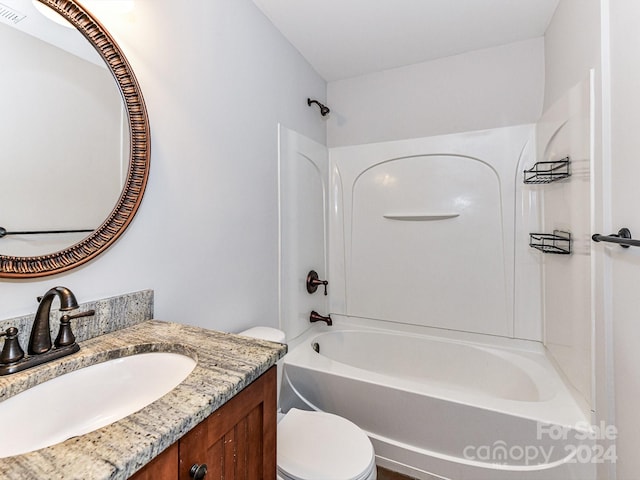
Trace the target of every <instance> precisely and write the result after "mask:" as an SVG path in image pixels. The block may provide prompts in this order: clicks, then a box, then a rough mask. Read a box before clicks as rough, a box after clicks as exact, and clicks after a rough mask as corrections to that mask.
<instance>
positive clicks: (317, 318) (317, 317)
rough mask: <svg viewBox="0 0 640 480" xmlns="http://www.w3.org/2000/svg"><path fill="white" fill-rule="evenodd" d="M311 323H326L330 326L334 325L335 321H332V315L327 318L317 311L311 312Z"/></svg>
mask: <svg viewBox="0 0 640 480" xmlns="http://www.w3.org/2000/svg"><path fill="white" fill-rule="evenodd" d="M309 321H310V322H311V323H314V322H325V323H326V324H327V325H329V326H331V325H333V320H331V315H327V316H326V317H325V316H322V315H320V314H319V313H318V312H316V311H315V310H312V311H311V315H309Z"/></svg>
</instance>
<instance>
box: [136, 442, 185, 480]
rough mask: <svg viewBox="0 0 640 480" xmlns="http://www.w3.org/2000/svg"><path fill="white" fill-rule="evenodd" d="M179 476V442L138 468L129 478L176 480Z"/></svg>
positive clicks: (138, 479) (139, 479)
mask: <svg viewBox="0 0 640 480" xmlns="http://www.w3.org/2000/svg"><path fill="white" fill-rule="evenodd" d="M177 477H178V442H176V443H174V444H173V445H171V446H170V447H169V448H168V449H166V450H165V451H164V452H162V453H161V454H160V455H158V456H157V457H156V458H154V459H153V460H151V461H150V462H149V463H148V464H147V465H145V466H144V467H142V469H140V470H138V472H136V473H135V474H133V476H131V477H129V480H175V479H176V478H177Z"/></svg>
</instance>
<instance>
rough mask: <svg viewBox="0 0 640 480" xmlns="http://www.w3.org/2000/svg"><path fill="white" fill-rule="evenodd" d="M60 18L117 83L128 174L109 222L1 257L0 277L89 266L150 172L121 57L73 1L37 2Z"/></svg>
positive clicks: (123, 223)
mask: <svg viewBox="0 0 640 480" xmlns="http://www.w3.org/2000/svg"><path fill="white" fill-rule="evenodd" d="M38 1H39V2H40V3H43V4H45V5H46V6H48V7H49V8H51V9H53V10H54V11H56V12H57V13H59V14H60V15H62V16H63V17H64V18H65V19H66V20H67V21H68V22H70V23H71V24H72V25H74V26H75V27H76V29H77V30H78V31H79V32H80V33H82V35H84V37H85V38H86V39H87V40H88V41H89V43H91V44H92V45H93V46H94V47H95V49H96V50H97V51H98V53H99V54H100V55H101V56H102V58H103V60H104V61H105V62H106V64H107V65H108V68H109V70H110V71H111V73H112V74H113V78H114V79H115V81H116V82H117V83H118V85H119V87H120V91H121V93H122V98H123V101H124V104H125V108H126V110H127V113H128V117H129V135H130V139H131V141H130V149H131V150H130V157H129V170H128V173H127V178H126V181H125V183H124V188H123V190H122V193H121V194H120V198H119V199H118V203H117V204H116V206H115V208H114V209H113V210H112V212H111V214H110V215H109V216H108V217H107V219H106V220H105V221H104V222H103V223H102V225H100V226H99V227H98V228H97V229H96V230H94V231H93V232H92V233H91V234H90V235H89V236H88V237H86V238H85V239H84V240H82V241H80V242H79V243H76V244H75V245H72V246H71V247H69V248H66V249H64V250H61V251H59V252H56V253H52V254H48V255H40V256H33V257H15V256H6V255H0V277H4V278H30V277H42V276H45V275H53V274H56V273H61V272H64V271H66V270H70V269H72V268H74V267H77V266H79V265H82V264H83V263H85V262H88V261H89V260H91V259H92V258H94V257H96V256H97V255H98V254H100V253H102V252H103V251H104V250H106V249H107V248H108V247H109V246H110V245H111V244H113V243H114V242H115V241H116V239H117V238H118V237H119V236H120V235H121V234H122V232H124V230H125V229H126V228H127V226H128V225H129V223H130V222H131V220H132V219H133V216H134V215H135V213H136V211H137V210H138V207H139V205H140V202H141V201H142V195H143V194H144V189H145V186H146V184H147V177H148V174H149V157H150V153H151V152H150V136H149V118H148V116H147V110H146V108H145V104H144V100H143V98H142V92H141V91H140V87H139V85H138V82H137V80H136V77H135V75H134V73H133V70H132V69H131V66H130V65H129V63H128V62H127V59H126V58H125V56H124V54H123V53H122V51H121V50H120V48H119V47H118V45H117V44H116V42H115V41H114V40H113V38H112V37H111V35H109V32H107V30H106V29H105V28H104V27H103V26H102V25H101V24H100V22H98V21H97V20H96V19H95V18H93V17H92V16H91V14H90V13H89V12H88V11H86V10H85V9H84V8H83V7H82V6H81V5H79V4H78V3H76V2H75V1H74V0H38Z"/></svg>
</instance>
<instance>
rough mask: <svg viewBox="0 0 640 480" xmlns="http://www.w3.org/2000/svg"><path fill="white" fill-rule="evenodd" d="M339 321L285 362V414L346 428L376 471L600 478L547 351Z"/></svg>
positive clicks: (582, 423) (313, 333) (306, 339)
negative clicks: (313, 413)
mask: <svg viewBox="0 0 640 480" xmlns="http://www.w3.org/2000/svg"><path fill="white" fill-rule="evenodd" d="M334 320H336V321H335V322H334V326H333V327H330V328H329V327H324V326H316V327H314V328H312V329H311V330H310V331H308V332H307V333H306V334H305V335H304V336H303V337H302V338H300V339H298V341H297V342H296V345H295V346H293V348H292V349H291V350H290V353H289V354H288V355H287V356H286V357H285V360H284V374H283V382H282V391H281V398H280V402H281V407H282V408H283V410H284V411H287V410H288V409H289V408H291V407H294V406H295V407H298V408H306V409H315V410H322V411H326V412H331V413H335V414H338V415H341V416H343V417H345V418H348V419H350V420H351V421H353V422H355V423H356V424H358V425H359V426H360V427H361V428H363V429H364V430H365V431H366V432H367V433H368V434H369V436H370V438H371V440H372V442H373V444H374V448H375V450H376V455H377V457H378V464H379V465H382V466H386V467H388V468H391V469H393V470H396V471H400V472H403V473H406V474H410V475H413V476H416V477H418V478H432V477H431V476H430V475H438V476H441V477H444V478H450V479H453V480H463V479H469V480H485V479H486V480H500V479H514V480H516V479H517V480H525V479H527V480H534V479H535V480H555V479H558V480H568V479H581V480H588V479H591V478H595V474H594V468H593V463H592V462H594V461H597V460H598V458H595V457H596V455H594V451H593V446H592V442H591V441H590V440H589V439H588V438H585V437H588V434H589V432H590V428H591V427H590V425H589V421H588V418H587V417H585V415H584V414H583V412H582V410H581V409H580V408H579V406H578V404H577V403H576V401H575V400H574V397H573V396H572V395H571V393H570V391H569V390H568V389H567V387H566V386H565V385H564V383H563V381H562V379H561V378H560V377H559V375H558V374H557V373H556V370H555V369H554V367H553V366H552V365H551V364H550V362H549V361H548V359H547V358H546V356H545V354H544V351H543V349H542V348H541V347H540V348H539V349H538V350H537V351H536V348H535V347H527V348H526V349H524V350H515V349H512V348H505V347H504V346H500V345H490V344H487V343H486V342H485V341H483V343H471V342H469V341H461V340H459V339H457V340H454V339H451V338H441V337H436V336H433V335H429V336H427V335H419V334H415V333H397V332H394V331H385V330H380V329H367V328H363V327H358V328H355V329H354V328H353V326H352V325H350V324H348V321H347V320H344V321H341V319H340V318H338V319H334ZM498 343H506V342H505V339H500V340H498ZM313 344H318V345H319V350H320V353H317V352H315V351H314V349H313V347H312V345H313Z"/></svg>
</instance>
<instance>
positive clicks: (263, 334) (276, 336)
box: [238, 327, 287, 411]
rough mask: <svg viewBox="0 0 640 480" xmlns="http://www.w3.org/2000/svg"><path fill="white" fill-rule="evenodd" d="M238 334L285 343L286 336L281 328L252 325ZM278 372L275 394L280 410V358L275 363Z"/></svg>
mask: <svg viewBox="0 0 640 480" xmlns="http://www.w3.org/2000/svg"><path fill="white" fill-rule="evenodd" d="M238 335H242V336H244V337H251V338H257V339H259V340H267V341H268V342H277V343H286V340H287V336H286V335H285V333H284V332H283V331H282V330H278V329H277V328H271V327H253V328H249V329H248V330H243V331H242V332H239V333H238ZM276 369H277V374H278V380H277V395H278V411H280V387H281V385H282V359H280V360H278V362H277V363H276Z"/></svg>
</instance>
